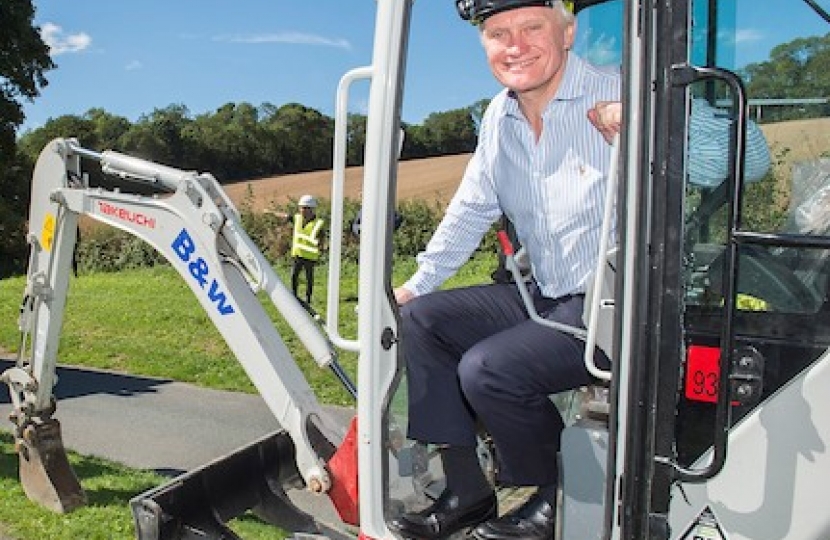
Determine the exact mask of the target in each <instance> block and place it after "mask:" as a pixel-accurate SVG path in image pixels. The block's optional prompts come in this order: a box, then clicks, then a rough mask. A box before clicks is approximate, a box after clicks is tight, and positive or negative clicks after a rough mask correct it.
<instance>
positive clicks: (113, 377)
mask: <svg viewBox="0 0 830 540" xmlns="http://www.w3.org/2000/svg"><path fill="white" fill-rule="evenodd" d="M12 365H13V362H12V361H10V360H4V359H0V372H2V371H4V370H5V369H7V368H9V367H11V366H12ZM57 375H58V384H57V386H56V387H55V393H56V396H57V398H58V408H57V412H56V413H55V418H57V419H58V420H60V422H61V428H62V432H63V441H64V445H65V446H66V447H67V448H68V449H71V450H73V451H75V452H78V453H80V454H84V455H92V456H97V457H101V458H105V459H108V460H110V461H115V462H117V463H121V464H124V465H126V466H128V467H131V468H136V469H152V470H155V471H158V472H161V473H163V474H169V475H175V474H178V473H181V472H184V471H189V470H192V469H194V468H196V467H198V466H200V465H203V464H205V463H208V462H209V461H212V460H214V459H216V458H218V457H220V456H222V455H224V454H226V453H228V452H231V451H233V450H235V449H237V448H240V447H242V446H245V445H247V444H248V443H250V442H252V441H254V440H255V439H258V438H260V437H262V436H263V435H266V434H268V433H271V432H273V431H275V430H277V429H279V424H278V423H277V421H276V419H275V418H274V416H273V415H272V414H271V412H270V410H269V409H268V407H267V406H266V405H265V402H264V401H263V400H262V398H261V397H260V396H258V395H249V394H242V393H236V392H225V391H219V390H209V389H205V388H199V387H196V386H192V385H189V384H184V383H179V382H175V381H169V380H164V379H155V378H151V377H141V376H133V375H124V374H121V373H113V372H108V371H100V370H88V369H78V368H71V367H59V368H58V370H57ZM327 410H328V411H329V412H330V413H332V416H333V417H334V418H335V419H337V420H338V422H341V423H342V424H343V425H344V426H345V425H346V423H347V422H348V420H349V418H351V412H350V411H348V410H346V409H342V408H335V407H332V408H327ZM10 411H11V404H10V399H9V395H8V391H7V389H6V388H5V386H4V387H3V388H0V429H3V430H7V431H9V430H10V429H11V423H9V422H8V421H7V418H8V414H9V412H10ZM292 498H293V497H292ZM303 499H304V498H303V497H302V496H300V501H299V503H300V504H302V505H303V506H304V507H305V506H306V505H307V504H308V505H311V509H312V511H314V512H315V515H316V516H323V518H324V519H325V520H327V521H332V520H333V519H336V518H334V514H333V510H332V509H331V505H330V504H329V503H328V501H327V499H323V500H322V502H321V504H320V505H317V504H316V503H313V502H310V501H309V500H303ZM314 499H315V500H319V499H321V498H319V497H315V498H314Z"/></svg>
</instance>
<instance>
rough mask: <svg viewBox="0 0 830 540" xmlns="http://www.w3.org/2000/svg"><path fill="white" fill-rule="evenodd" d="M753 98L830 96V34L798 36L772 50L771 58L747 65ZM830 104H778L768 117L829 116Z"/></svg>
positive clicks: (767, 118) (745, 77)
mask: <svg viewBox="0 0 830 540" xmlns="http://www.w3.org/2000/svg"><path fill="white" fill-rule="evenodd" d="M741 75H742V76H743V78H744V80H745V81H746V83H747V90H748V92H749V95H750V96H752V97H753V98H815V97H827V96H830V34H827V35H825V36H815V37H808V38H798V39H794V40H793V41H790V42H789V43H782V44H781V45H778V46H776V47H775V48H774V49H772V51H771V52H770V58H769V60H767V61H765V62H758V63H754V64H749V65H747V66H746V67H745V68H744V69H743V70H742V72H741ZM829 112H830V110H828V107H827V105H822V106H819V107H810V108H805V110H804V111H800V110H798V109H796V108H791V107H787V108H784V107H776V108H775V110H774V111H770V112H769V113H767V114H766V118H765V120H767V121H782V120H790V119H793V118H804V117H815V116H827V115H828V113H829Z"/></svg>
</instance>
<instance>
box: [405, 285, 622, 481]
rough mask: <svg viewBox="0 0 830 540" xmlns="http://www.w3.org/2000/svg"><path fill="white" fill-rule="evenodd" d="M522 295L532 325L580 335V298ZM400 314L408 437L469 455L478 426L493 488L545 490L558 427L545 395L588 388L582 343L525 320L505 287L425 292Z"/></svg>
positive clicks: (512, 290) (552, 477)
mask: <svg viewBox="0 0 830 540" xmlns="http://www.w3.org/2000/svg"><path fill="white" fill-rule="evenodd" d="M531 294H532V296H533V298H534V304H535V306H536V309H537V311H538V312H539V313H540V315H542V317H544V318H546V319H550V320H555V321H557V322H561V323H565V324H568V325H571V326H577V327H580V328H582V327H583V323H582V307H583V303H584V296H582V295H575V296H567V297H563V298H559V299H551V298H546V297H543V296H541V294H539V292H538V288H537V287H535V285H533V286H532V287H531ZM401 315H402V325H403V326H402V329H401V335H402V346H403V352H404V356H405V359H406V363H407V369H408V371H407V384H408V391H409V396H408V399H409V428H408V434H409V437H410V438H412V439H414V440H418V441H422V442H426V443H433V444H446V445H456V446H474V445H475V444H476V443H477V440H476V437H477V435H478V431H479V423H480V424H481V425H482V426H483V427H484V428H485V429H486V430H487V432H488V433H489V434H490V435H491V436H492V440H493V442H494V444H495V449H496V457H497V460H498V481H499V483H500V484H502V485H513V486H538V485H550V484H555V483H556V482H557V480H558V475H557V460H556V457H557V452H558V450H559V442H560V435H561V432H562V429H563V427H564V425H563V421H562V417H561V416H560V414H559V411H558V410H557V409H556V406H555V405H554V404H553V403H552V402H551V400H550V398H549V395H550V394H553V393H557V392H562V391H565V390H568V389H572V388H576V387H579V386H582V385H585V384H588V383H590V381H591V377H590V375H589V373H588V371H587V369H586V368H585V365H584V362H583V354H584V350H585V345H584V342H583V341H581V340H580V339H578V338H575V337H573V336H571V335H568V334H565V333H562V332H560V331H558V330H555V329H552V328H550V327H547V326H544V325H541V324H539V323H537V322H534V321H532V320H531V319H530V318H529V316H528V313H527V311H526V310H525V308H524V304H523V303H522V301H521V298H520V296H519V294H518V290H517V288H516V285H514V284H494V285H482V286H477V287H468V288H461V289H452V290H445V291H438V292H434V293H431V294H427V295H424V296H421V297H417V298H415V299H414V300H412V301H410V302H408V303H406V304H404V306H403V308H402V312H401ZM605 362H606V361H605V360H604V357H603V362H600V361H599V360H598V363H600V365H603V364H605ZM605 365H607V364H605Z"/></svg>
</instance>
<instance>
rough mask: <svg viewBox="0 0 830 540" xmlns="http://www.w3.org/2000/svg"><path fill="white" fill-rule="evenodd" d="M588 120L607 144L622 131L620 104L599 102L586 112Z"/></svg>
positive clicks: (617, 102) (616, 102)
mask: <svg viewBox="0 0 830 540" xmlns="http://www.w3.org/2000/svg"><path fill="white" fill-rule="evenodd" d="M588 120H590V121H591V123H592V124H594V127H595V128H597V131H599V132H600V133H601V134H602V136H603V137H604V138H605V140H606V141H607V142H608V144H611V142H612V141H613V140H614V136H615V135H616V134H617V133H619V132H620V129H622V103H620V102H619V101H599V102H597V104H596V105H594V108H593V109H590V110H589V111H588Z"/></svg>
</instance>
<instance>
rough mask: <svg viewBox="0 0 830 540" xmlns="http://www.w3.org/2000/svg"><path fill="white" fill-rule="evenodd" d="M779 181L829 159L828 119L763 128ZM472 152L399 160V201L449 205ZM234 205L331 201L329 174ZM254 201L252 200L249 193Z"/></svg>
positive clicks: (273, 187)
mask: <svg viewBox="0 0 830 540" xmlns="http://www.w3.org/2000/svg"><path fill="white" fill-rule="evenodd" d="M762 130H763V131H764V134H765V135H766V137H767V142H768V143H769V147H770V154H771V156H772V159H773V163H774V164H776V167H778V168H779V173H778V175H779V177H781V178H782V180H783V181H784V182H785V183H786V181H787V180H788V179H789V176H790V174H789V173H790V171H789V166H790V165H791V163H792V162H794V161H799V160H805V159H815V158H818V157H820V156H822V155H824V156H828V155H830V118H821V119H815V120H796V121H792V122H782V123H779V124H769V125H764V126H762ZM469 159H470V154H460V155H455V156H442V157H438V158H431V159H420V160H412V161H404V162H401V163H400V165H399V167H398V190H397V197H398V200H408V199H425V200H427V201H441V202H447V201H449V199H450V198H451V197H452V195H453V193H455V190H456V188H457V187H458V183H459V181H460V179H461V175H462V174H463V173H464V167H465V166H466V165H467V162H468V161H469ZM362 178H363V168H362V167H350V168H348V169H347V170H346V181H345V195H346V197H348V198H350V199H359V198H360V192H361V185H360V182H361V180H362ZM225 190H226V191H227V192H228V195H229V196H230V197H231V199H232V200H233V201H234V202H235V203H236V204H241V203H242V201H243V200H245V199H246V198H249V200H250V204H251V205H252V208H253V209H254V210H262V209H265V208H269V207H271V206H273V204H274V203H280V204H282V203H285V202H287V201H289V200H292V199H293V200H296V199H299V198H300V196H302V195H303V194H305V193H310V194H312V195H316V196H318V197H322V198H325V199H331V171H316V172H310V173H302V174H294V175H285V176H274V177H270V178H261V179H256V180H250V181H244V182H238V183H235V184H230V185H226V186H225ZM251 194H252V195H253V197H249V195H251Z"/></svg>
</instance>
